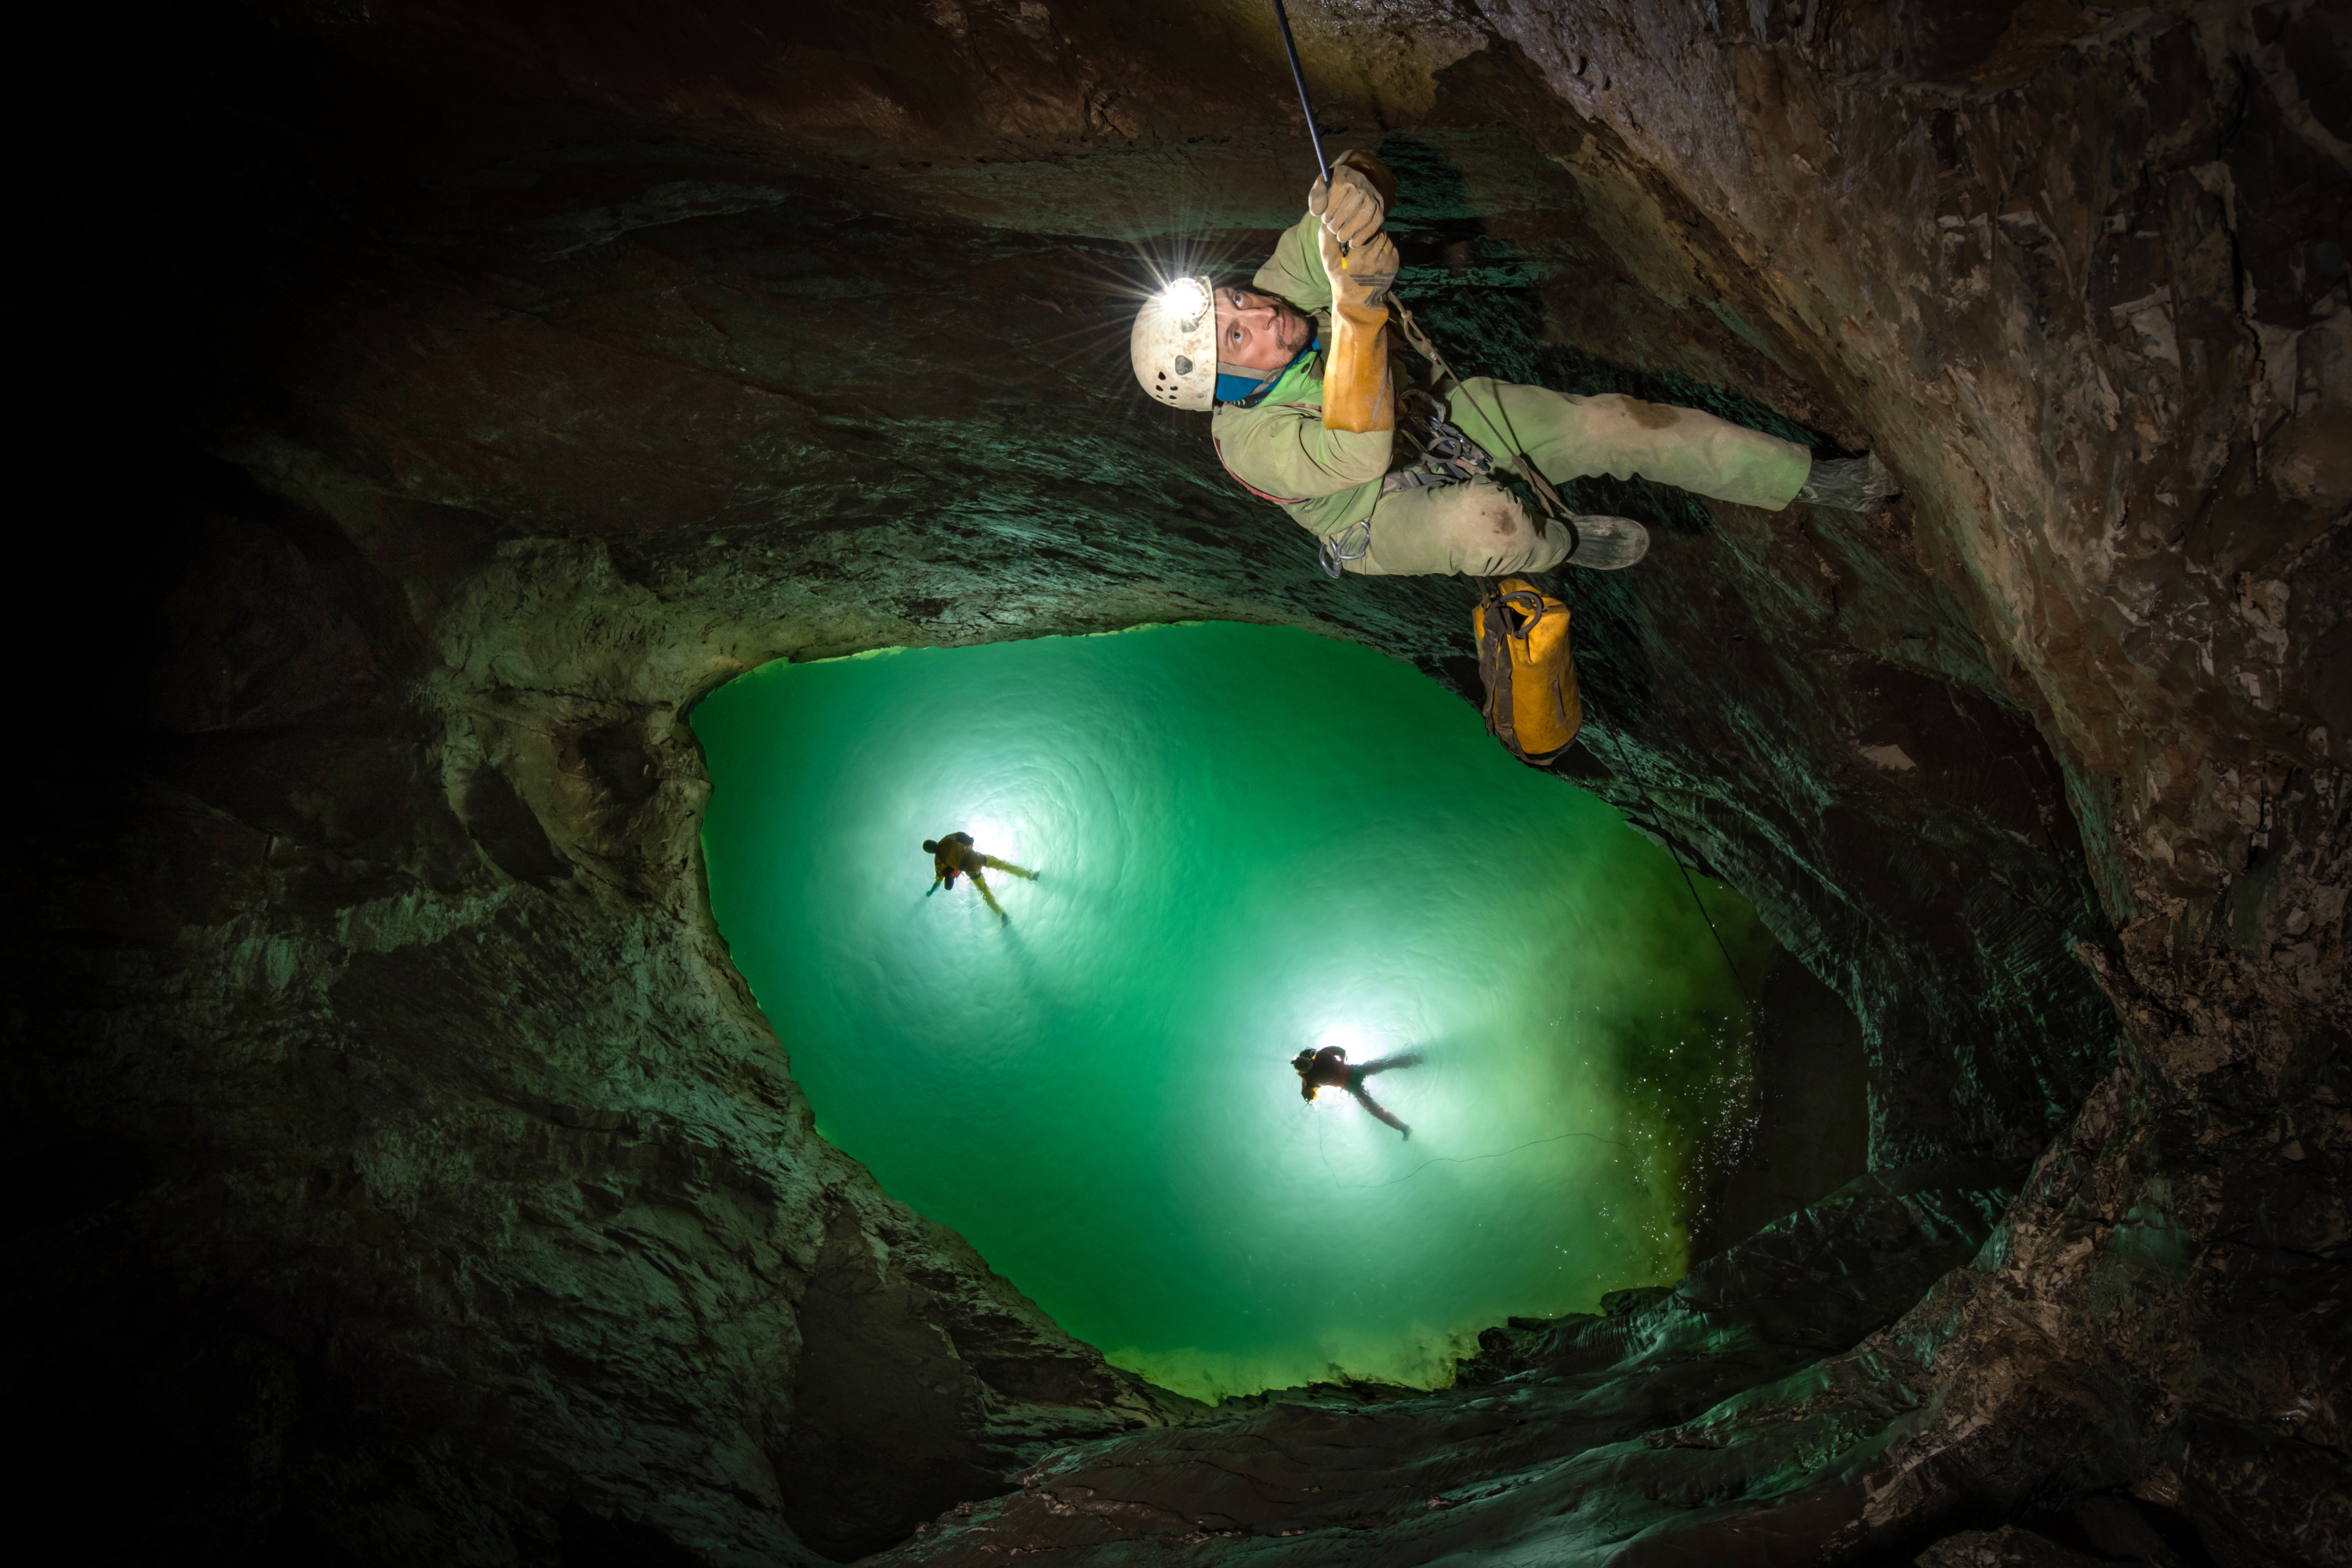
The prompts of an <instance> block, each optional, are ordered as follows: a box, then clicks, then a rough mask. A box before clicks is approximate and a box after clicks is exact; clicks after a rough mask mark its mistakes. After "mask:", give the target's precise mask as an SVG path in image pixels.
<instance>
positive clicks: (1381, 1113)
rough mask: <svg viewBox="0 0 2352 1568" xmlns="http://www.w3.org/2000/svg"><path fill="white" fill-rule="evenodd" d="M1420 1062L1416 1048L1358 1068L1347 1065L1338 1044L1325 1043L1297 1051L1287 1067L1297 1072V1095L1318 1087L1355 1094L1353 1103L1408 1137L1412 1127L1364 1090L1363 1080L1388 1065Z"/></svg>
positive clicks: (1310, 1095)
mask: <svg viewBox="0 0 2352 1568" xmlns="http://www.w3.org/2000/svg"><path fill="white" fill-rule="evenodd" d="M1420 1065H1421V1053H1420V1052H1419V1051H1407V1052H1405V1053H1404V1054H1403V1055H1402V1056H1394V1057H1382V1058H1381V1059H1380V1060H1378V1061H1374V1062H1366V1063H1365V1064H1364V1065H1363V1066H1362V1067H1360V1068H1359V1067H1349V1065H1348V1053H1347V1052H1346V1051H1345V1050H1342V1049H1341V1048H1340V1047H1338V1046H1326V1047H1323V1048H1322V1049H1321V1050H1319V1051H1301V1052H1299V1053H1298V1054H1297V1056H1295V1057H1293V1058H1290V1066H1291V1068H1292V1069H1293V1070H1294V1071H1296V1072H1297V1074H1298V1093H1299V1096H1300V1098H1302V1099H1305V1100H1312V1099H1314V1098H1315V1091H1316V1090H1317V1089H1346V1090H1347V1091H1348V1092H1349V1094H1352V1095H1354V1096H1355V1097H1356V1103H1357V1104H1359V1105H1360V1106H1362V1107H1363V1108H1364V1109H1365V1110H1369V1111H1370V1112H1371V1113H1372V1114H1373V1115H1374V1116H1377V1117H1379V1118H1380V1119H1381V1121H1385V1122H1387V1123H1388V1124H1389V1125H1390V1126H1391V1127H1393V1128H1395V1129H1396V1130H1397V1131H1400V1132H1402V1133H1403V1134H1404V1135H1405V1137H1406V1138H1407V1139H1408V1140H1410V1139H1411V1138H1412V1128H1410V1127H1408V1126H1406V1125H1405V1124H1404V1123H1403V1122H1402V1121H1400V1120H1399V1119H1398V1117H1397V1115H1396V1113H1395V1112H1394V1111H1392V1110H1388V1109H1387V1108H1386V1107H1384V1106H1382V1105H1381V1102H1380V1101H1379V1100H1374V1099H1373V1098H1372V1097H1371V1096H1370V1095H1369V1094H1367V1093H1365V1092H1364V1080H1365V1079H1368V1078H1370V1077H1371V1076H1372V1075H1373V1074H1374V1073H1376V1072H1386V1071H1388V1070H1389V1069H1390V1068H1417V1067H1419V1066H1420Z"/></svg>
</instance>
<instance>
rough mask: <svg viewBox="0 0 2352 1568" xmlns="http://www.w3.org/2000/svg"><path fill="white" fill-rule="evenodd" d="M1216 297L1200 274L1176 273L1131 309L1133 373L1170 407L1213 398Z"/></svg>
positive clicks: (1202, 407) (1204, 406) (1206, 403)
mask: <svg viewBox="0 0 2352 1568" xmlns="http://www.w3.org/2000/svg"><path fill="white" fill-rule="evenodd" d="M1216 298H1217V296H1216V290H1215V289H1213V287H1211V285H1210V283H1209V279H1208V278H1207V276H1206V275H1205V274H1203V275H1202V276H1201V277H1198V278H1179V279H1176V280H1175V281H1174V282H1172V283H1170V284H1169V285H1168V286H1167V287H1166V288H1164V289H1160V292H1158V293H1157V294H1154V295H1153V296H1151V298H1150V299H1149V300H1145V301H1144V302H1143V309H1142V310H1139V311H1138V312H1137V313H1136V317H1135V335H1134V336H1133V337H1132V338H1131V339H1129V342H1128V348H1129V352H1130V353H1132V354H1133V355H1134V358H1135V379H1136V380H1138V381H1139V382H1141V383H1142V384H1143V390H1144V391H1146V392H1148V393H1150V394H1151V395H1152V396H1154V397H1156V398H1158V399H1159V400H1160V402H1162V403H1164V404H1166V405H1169V406H1170V407H1171V408H1186V409H1190V410H1192V412H1194V413H1196V414H1202V413H1206V412H1207V411H1208V410H1209V409H1210V408H1211V407H1213V406H1214V405H1215V403H1216V400H1217V398H1216V394H1217V311H1216Z"/></svg>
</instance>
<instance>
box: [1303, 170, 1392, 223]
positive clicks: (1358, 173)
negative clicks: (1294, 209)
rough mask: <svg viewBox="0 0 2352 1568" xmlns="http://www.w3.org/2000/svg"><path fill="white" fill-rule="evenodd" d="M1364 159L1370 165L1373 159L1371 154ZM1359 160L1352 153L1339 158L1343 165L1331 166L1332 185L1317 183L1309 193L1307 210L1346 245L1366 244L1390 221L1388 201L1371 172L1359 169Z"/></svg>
mask: <svg viewBox="0 0 2352 1568" xmlns="http://www.w3.org/2000/svg"><path fill="white" fill-rule="evenodd" d="M1362 156H1363V157H1364V158H1365V159H1366V160H1368V161H1369V160H1370V157H1371V155H1370V153H1365V154H1363V155H1362ZM1356 157H1357V154H1355V153H1341V154H1339V162H1337V163H1333V164H1332V165H1331V177H1330V179H1329V181H1328V183H1327V182H1325V181H1322V180H1318V181H1316V182H1315V184H1314V185H1313V186H1312V187H1311V188H1310V189H1309V190H1308V191H1307V211H1308V212H1310V213H1313V214H1314V215H1315V216H1317V217H1319V218H1321V219H1322V220H1323V226H1324V227H1325V228H1327V229H1329V230H1330V231H1331V232H1332V233H1333V234H1335V235H1337V236H1339V243H1340V244H1342V245H1361V244H1363V243H1364V241H1366V240H1368V239H1370V238H1371V237H1372V236H1374V235H1376V234H1378V233H1379V232H1380V231H1381V224H1383V223H1385V222H1387V221H1388V206H1389V204H1388V199H1387V198H1386V197H1385V196H1384V195H1381V188H1380V186H1379V185H1378V184H1376V183H1375V182H1374V181H1373V179H1372V176H1371V174H1370V171H1368V170H1365V169H1363V168H1360V167H1358V166H1357V164H1356V163H1355V162H1354V160H1355V158H1356ZM1382 172H1383V173H1385V172H1386V171H1382Z"/></svg>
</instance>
